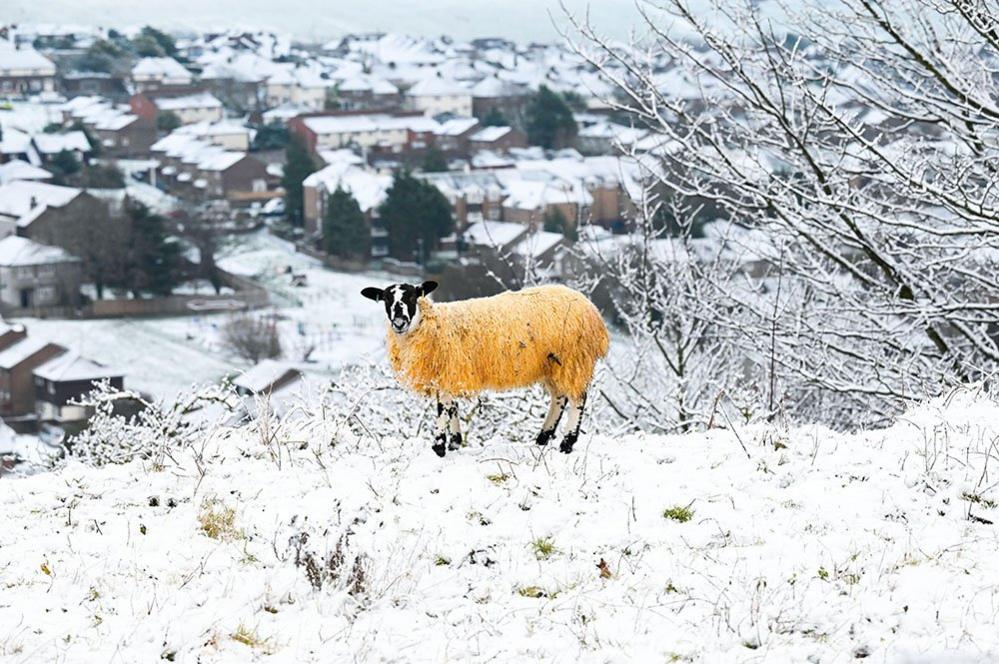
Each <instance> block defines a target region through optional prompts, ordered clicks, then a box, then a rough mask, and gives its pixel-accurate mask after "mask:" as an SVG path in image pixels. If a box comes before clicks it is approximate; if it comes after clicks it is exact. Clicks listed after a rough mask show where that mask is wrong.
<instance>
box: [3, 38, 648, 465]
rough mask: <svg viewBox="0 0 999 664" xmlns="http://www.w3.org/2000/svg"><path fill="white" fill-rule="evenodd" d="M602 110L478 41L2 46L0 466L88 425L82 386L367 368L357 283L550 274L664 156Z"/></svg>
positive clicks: (125, 41)
mask: <svg viewBox="0 0 999 664" xmlns="http://www.w3.org/2000/svg"><path fill="white" fill-rule="evenodd" d="M613 93H614V90H613V88H612V87H611V86H610V85H609V84H608V83H607V82H606V81H605V80H604V79H603V78H601V77H600V76H599V75H598V74H597V73H596V72H595V70H594V69H593V68H592V67H590V66H589V65H587V63H586V62H585V60H584V59H583V58H581V57H580V56H579V55H577V54H575V53H573V52H572V51H571V50H569V49H567V48H566V47H563V46H558V45H552V44H517V43H513V42H511V41H509V40H506V39H500V38H495V39H476V40H473V41H471V42H459V41H455V40H451V39H448V38H447V37H441V38H438V39H427V38H414V37H408V36H404V35H396V34H359V35H345V36H343V38H341V39H337V40H334V41H331V42H328V43H323V44H304V43H298V42H296V41H293V40H292V39H290V38H288V37H286V36H282V35H278V34H273V33H270V32H241V31H229V32H216V33H205V34H201V35H173V34H168V33H167V32H165V31H161V30H158V29H156V28H155V27H153V26H146V27H143V28H141V29H133V30H115V29H105V28H97V27H95V28H93V29H88V30H81V29H80V28H78V27H74V28H60V27H58V26H51V25H49V26H32V25H8V26H5V27H3V28H0V237H2V239H0V311H2V315H3V318H4V320H5V321H6V322H5V323H4V326H5V327H4V333H3V335H2V336H0V414H2V415H3V418H4V420H5V422H6V426H7V430H6V431H5V432H4V435H3V436H2V438H3V439H4V440H5V441H6V442H4V443H0V456H2V455H4V454H5V455H6V458H8V459H18V460H24V457H25V456H26V455H28V456H30V454H33V453H35V452H30V450H31V449H34V448H40V449H42V452H43V453H44V451H45V450H44V445H41V446H37V445H34V440H33V439H32V440H30V441H28V442H25V441H26V440H27V439H26V438H25V437H26V436H29V437H35V436H39V435H41V437H42V438H43V439H45V438H46V437H49V438H52V439H53V440H57V441H58V440H61V439H62V437H63V435H64V434H65V433H66V432H72V431H75V430H79V429H80V428H81V427H83V426H85V423H86V419H87V417H88V415H89V412H88V409H87V408H84V407H80V406H78V405H75V404H76V402H77V400H78V399H79V397H80V396H81V395H82V394H85V393H86V392H88V391H89V390H90V389H91V388H92V387H93V385H94V383H95V381H102V380H106V381H111V382H112V383H113V384H114V385H116V386H118V387H128V388H130V389H135V390H137V391H138V392H139V393H141V394H144V395H147V396H149V397H151V398H170V397H172V396H174V395H175V394H176V393H177V392H178V391H179V390H182V389H183V388H185V387H187V386H189V385H191V384H192V383H198V382H204V381H217V380H220V379H222V378H226V377H228V378H231V379H234V380H235V381H236V382H237V385H241V387H240V389H242V390H243V391H244V392H246V393H248V394H253V393H264V392H266V393H268V394H272V393H274V392H275V391H280V390H282V389H285V388H286V387H287V386H292V385H297V386H298V387H300V386H301V384H302V383H303V382H307V381H308V380H310V379H314V380H322V379H323V376H324V375H329V372H333V371H336V370H337V369H339V368H341V367H342V366H344V364H347V363H349V362H351V361H353V360H352V358H351V356H350V354H345V353H344V352H343V349H344V348H347V347H349V348H351V349H353V351H354V353H355V354H356V353H358V352H362V353H363V352H371V353H377V352H379V351H378V350H377V349H378V347H379V346H378V341H379V339H378V337H379V336H380V334H379V330H380V323H379V322H378V317H377V312H373V311H370V310H368V309H366V308H363V307H361V306H359V305H357V304H356V303H354V302H352V301H351V299H352V298H354V297H355V296H356V291H357V290H358V288H359V285H367V282H370V281H371V279H380V280H382V281H386V282H388V281H391V280H396V281H404V280H407V279H410V280H416V279H419V278H422V277H423V276H424V275H428V274H430V275H437V276H439V277H440V280H441V282H442V283H443V284H444V286H443V288H442V292H441V297H450V298H454V297H464V296H471V295H481V294H487V293H489V292H495V291H497V290H499V289H500V288H501V287H502V286H503V285H506V286H517V285H523V284H524V283H527V282H531V281H537V280H555V281H558V280H561V279H562V278H563V276H564V275H563V273H564V272H565V271H567V270H571V269H572V265H573V262H572V260H571V256H570V252H569V249H571V248H572V247H573V246H574V245H576V244H577V243H578V242H579V241H580V239H581V238H585V239H586V240H587V241H588V242H590V243H595V244H607V243H610V244H611V245H612V244H613V240H614V238H615V237H616V236H620V235H622V234H626V233H627V232H628V231H629V230H630V228H631V224H632V223H633V222H632V221H630V220H632V219H633V217H634V214H633V212H634V210H635V206H636V204H637V201H638V199H639V198H640V197H641V196H642V192H643V186H644V185H643V178H644V176H643V169H644V168H645V167H646V166H647V165H643V163H642V156H643V155H649V156H654V155H655V154H656V152H657V151H658V150H660V149H661V138H660V137H659V136H657V135H656V134H653V133H650V132H648V131H645V130H642V129H640V128H635V127H633V126H630V125H629V124H627V123H625V122H622V121H616V116H615V114H614V112H613V110H612V108H611V107H610V106H609V105H608V102H607V100H608V99H609V98H611V97H612V95H613ZM624 152H629V153H630V154H631V156H623V153H624ZM355 307H356V310H355ZM354 359H356V358H354ZM240 381H242V383H240ZM289 389H290V388H289ZM33 446H34V447H33ZM26 450H29V451H26ZM36 451H37V450H36ZM11 463H14V461H10V462H9V463H8V465H10V464H11Z"/></svg>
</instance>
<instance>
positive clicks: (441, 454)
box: [430, 442, 447, 459]
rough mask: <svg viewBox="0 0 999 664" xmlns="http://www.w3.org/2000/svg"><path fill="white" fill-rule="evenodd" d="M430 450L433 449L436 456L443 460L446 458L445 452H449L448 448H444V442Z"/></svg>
mask: <svg viewBox="0 0 999 664" xmlns="http://www.w3.org/2000/svg"><path fill="white" fill-rule="evenodd" d="M430 449H432V450H433V451H434V454H436V455H437V456H439V457H440V458H442V459H443V458H444V454H445V452H447V448H446V447H445V446H444V443H442V442H441V443H437V444H436V445H434V446H432V447H431V448H430Z"/></svg>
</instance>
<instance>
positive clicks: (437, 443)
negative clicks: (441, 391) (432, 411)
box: [431, 396, 451, 457]
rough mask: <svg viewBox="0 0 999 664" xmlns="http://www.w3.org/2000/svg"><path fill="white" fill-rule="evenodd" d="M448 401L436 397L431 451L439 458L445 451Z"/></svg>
mask: <svg viewBox="0 0 999 664" xmlns="http://www.w3.org/2000/svg"><path fill="white" fill-rule="evenodd" d="M450 403H451V401H450V399H446V398H444V399H442V398H441V397H440V396H438V397H437V419H436V420H435V421H434V444H433V447H431V449H432V450H433V451H434V454H436V455H437V456H439V457H443V456H444V453H445V452H446V451H447V424H448V417H449V414H448V406H449V405H450Z"/></svg>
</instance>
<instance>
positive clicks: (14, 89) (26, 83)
mask: <svg viewBox="0 0 999 664" xmlns="http://www.w3.org/2000/svg"><path fill="white" fill-rule="evenodd" d="M54 90H55V76H34V75H25V76H18V75H13V76H11V75H0V94H3V95H9V94H17V95H30V94H38V93H39V92H52V91H54Z"/></svg>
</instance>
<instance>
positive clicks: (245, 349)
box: [222, 313, 281, 363]
mask: <svg viewBox="0 0 999 664" xmlns="http://www.w3.org/2000/svg"><path fill="white" fill-rule="evenodd" d="M222 334H223V337H224V339H225V344H226V346H227V347H228V348H229V349H230V350H232V352H234V353H236V354H237V355H239V356H240V357H242V358H245V359H247V360H249V361H250V362H253V363H257V362H259V361H260V360H263V359H269V358H275V357H279V356H280V355H281V335H280V333H279V332H278V327H277V317H276V316H275V315H273V314H268V315H255V314H248V313H246V314H240V315H235V316H233V317H231V318H230V319H229V320H228V321H227V322H226V324H225V327H224V328H223V329H222Z"/></svg>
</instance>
